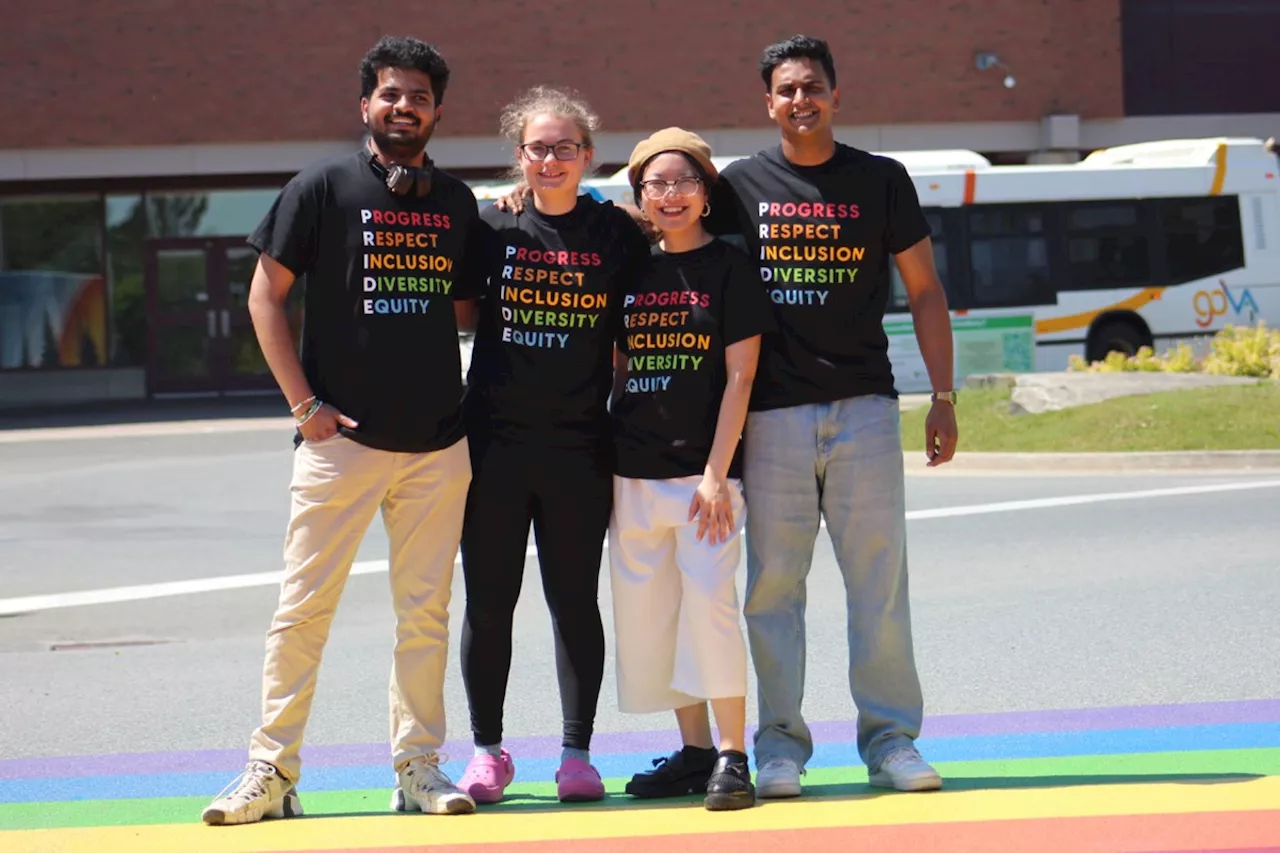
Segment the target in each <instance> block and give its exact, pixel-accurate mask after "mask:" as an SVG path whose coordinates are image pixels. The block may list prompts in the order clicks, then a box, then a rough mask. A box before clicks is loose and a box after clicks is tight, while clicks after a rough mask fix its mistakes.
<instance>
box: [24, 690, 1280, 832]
mask: <svg viewBox="0 0 1280 853" xmlns="http://www.w3.org/2000/svg"><path fill="white" fill-rule="evenodd" d="M813 729H814V735H815V738H816V740H817V743H818V747H817V752H816V754H815V756H814V759H813V761H812V762H810V764H809V769H808V773H807V775H806V776H805V777H804V782H805V796H804V797H802V798H800V799H797V800H789V801H765V802H764V803H762V805H761V806H760V807H758V808H755V809H750V810H748V811H743V812H731V813H709V812H707V811H705V810H704V809H703V808H701V805H700V802H699V800H698V799H696V798H693V797H690V798H687V799H682V800H674V801H663V802H661V803H640V802H636V801H633V800H631V799H630V798H629V797H626V796H625V795H623V794H622V793H621V790H622V786H623V783H624V781H625V779H626V778H627V777H629V776H630V775H631V774H632V773H633V772H635V771H636V770H638V769H641V768H644V767H647V766H648V761H649V759H650V758H653V757H654V756H657V755H659V754H662V753H664V752H667V751H669V750H670V749H671V748H673V747H674V746H676V745H677V744H678V738H677V737H676V735H675V733H674V732H633V733H625V734H602V735H597V737H596V740H595V743H594V744H593V750H594V760H595V763H596V766H597V767H598V768H599V769H600V771H601V773H602V774H603V775H604V776H605V777H606V783H607V785H608V788H609V791H610V796H609V798H608V799H607V800H606V801H604V802H602V803H591V804H582V805H573V806H566V805H563V804H561V803H559V802H557V801H556V799H555V786H554V783H553V782H552V781H551V780H552V776H553V774H554V772H555V769H556V765H557V763H558V756H559V739H558V738H522V739H514V740H511V741H509V742H508V744H507V745H508V748H509V749H511V751H512V753H513V754H514V756H515V758H516V762H517V778H516V782H515V784H514V785H513V786H512V787H511V788H510V789H508V797H507V800H506V801H505V802H503V803H502V804H500V805H497V806H488V807H482V809H481V811H480V812H479V813H478V814H476V815H472V816H465V817H429V816H423V815H418V814H392V813H389V812H388V811H387V802H388V798H389V793H390V786H391V784H392V781H393V780H392V775H391V771H390V769H389V767H388V763H387V747H386V746H385V745H382V744H372V745H364V744H360V745H343V746H313V747H308V748H306V749H305V750H304V754H303V757H304V760H305V761H306V765H305V768H304V774H305V775H304V779H303V783H302V785H301V786H300V793H301V797H302V802H303V806H304V808H305V810H306V812H307V817H305V818H299V819H293V820H287V821H268V822H265V823H262V824H257V825H253V826H245V827H218V828H211V827H205V826H203V825H201V824H200V823H199V813H200V810H201V808H203V806H204V805H205V804H207V802H208V801H209V799H210V798H211V797H212V795H214V794H216V793H217V792H218V791H219V790H221V788H222V787H223V786H224V785H225V784H226V783H227V782H228V781H229V780H230V779H231V777H232V776H234V775H235V774H236V773H237V772H238V771H239V769H240V768H241V767H242V766H243V764H244V761H245V756H244V753H243V752H241V751H238V750H232V751H227V750H220V751H201V752H177V753H156V754H140V755H94V756H79V757H62V758H43V759H42V758H34V759H12V760H3V761H0V850H2V851H4V853H28V851H40V853H61V851H95V853H102V851H115V850H121V851H125V850H127V851H136V853H151V851H156V853H184V852H185V851H213V853H231V852H232V851H236V853H239V851H286V850H290V851H317V852H318V851H384V853H385V851H411V850H431V851H437V850H466V851H469V853H490V851H498V850H502V851H516V853H551V851H556V853H566V851H568V853H576V851H584V853H585V851H588V850H591V851H609V850H619V851H632V850H634V851H640V850H661V851H663V853H666V851H675V850H696V851H700V853H708V851H719V850H724V851H729V850H733V851H735V853H736V851H743V850H770V849H773V848H781V849H786V850H791V849H795V850H803V851H805V853H824V851H828V850H830V851H836V850H840V851H846V850H856V849H867V850H872V849H896V850H904V851H916V850H922V851H924V850H939V851H984V853H986V852H987V851H1038V852H1041V851H1042V852H1043V853H1055V851H1076V850H1089V851H1094V850H1097V851H1103V850H1106V851H1120V850H1124V851H1143V853H1190V851H1226V850H1233V851H1261V850H1271V851H1275V852H1276V853H1280V699H1267V700H1253V701H1240V702H1218V703H1203V704H1187V705H1167V706H1141V707H1120V708H1095V709H1078V710H1061V711H1029V712H1015V713H999V714H979V715H957V716H940V717H932V718H930V719H929V720H927V721H926V724H925V735H924V737H923V738H922V739H921V741H920V747H921V750H922V752H923V753H924V754H925V756H926V757H927V758H928V759H929V760H930V761H931V762H933V763H934V764H935V766H937V768H938V770H939V771H940V772H941V773H942V774H943V777H944V778H945V780H946V783H945V787H944V789H943V790H942V791H940V792H935V793H927V794H900V793H896V792H885V791H880V790H878V789H872V788H870V787H868V786H867V784H866V771H865V769H864V768H863V767H862V766H861V764H860V762H859V760H858V756H857V751H856V748H855V746H854V735H855V730H854V726H853V724H852V723H848V722H833V723H819V724H816V725H814V726H813ZM446 751H450V752H452V754H453V755H457V756H464V757H465V756H467V755H469V753H470V749H469V747H468V746H466V745H465V744H461V743H459V744H450V745H448V746H447V747H446ZM462 766H463V762H462V761H452V762H450V763H449V764H448V765H446V771H447V772H449V773H450V775H452V776H453V777H454V778H455V779H456V778H458V776H460V775H461V772H462Z"/></svg>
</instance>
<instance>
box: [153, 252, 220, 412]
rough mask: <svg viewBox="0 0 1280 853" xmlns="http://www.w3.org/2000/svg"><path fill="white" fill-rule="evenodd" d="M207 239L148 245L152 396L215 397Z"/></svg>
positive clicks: (213, 317) (214, 341)
mask: <svg viewBox="0 0 1280 853" xmlns="http://www.w3.org/2000/svg"><path fill="white" fill-rule="evenodd" d="M207 242H209V241H205V240H156V241H153V242H151V243H148V244H147V248H146V256H145V258H144V261H143V263H144V267H143V271H144V277H145V280H146V289H147V338H148V342H147V344H148V345H147V385H148V388H149V390H150V392H151V393H152V394H216V393H217V392H218V390H219V384H220V382H219V377H218V375H217V373H218V369H217V368H218V365H217V358H216V355H217V353H216V350H217V341H218V320H219V317H218V310H217V305H216V303H215V300H214V294H213V293H211V287H210V285H211V282H210V278H209V247H208V246H207V245H206V243H207Z"/></svg>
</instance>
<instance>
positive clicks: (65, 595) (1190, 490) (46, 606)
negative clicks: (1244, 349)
mask: <svg viewBox="0 0 1280 853" xmlns="http://www.w3.org/2000/svg"><path fill="white" fill-rule="evenodd" d="M1275 488H1280V480H1253V481H1244V482H1236V483H1219V484H1214V485H1204V486H1175V487H1171V488H1165V489H1144V490H1142V491H1136V492H1103V493H1101V494H1093V495H1063V496H1060V497H1053V498H1032V499H1029V500H1021V501H1002V502H999V503H988V504H971V505H969V506H952V507H941V508H938V509H919V510H911V511H910V512H908V513H907V520H908V521H925V520H929V519H934V518H960V517H963V516H968V515H989V514H992V513H1000V512H1020V511H1024V510H1035V509H1053V508H1055V507H1065V506H1082V505H1087V504H1096V503H1109V502H1112V501H1132V500H1143V499H1146V498H1168V497H1181V496H1185V495H1206V494H1214V493H1217V492H1239V491H1248V490H1252V489H1275ZM824 526H825V525H824ZM605 546H606V547H608V543H607V542H606V543H605ZM536 553H537V552H536V550H535V548H534V546H532V545H530V546H529V547H528V548H526V549H525V554H526V556H533V555H534V554H536ZM385 571H387V561H386V560H366V561H362V562H358V563H356V564H355V565H353V566H352V567H351V574H353V575H371V574H378V573H380V572H385ZM279 582H280V572H278V571H275V572H255V573H253V574H244V575H226V576H223V577H213V578H193V579H191V580H183V581H169V582H165V583H151V584H138V585H136V586H119V587H111V588H107V589H89V590H83V591H80V592H57V593H51V594H48V595H28V596H24V597H21V598H7V599H0V616H13V615H16V614H19V613H33V612H37V611H42V610H57V609H61V608H65V607H83V606H86V605H92V604H114V603H118V602H123V601H145V600H148V599H153V598H168V597H170V596H175V595H190V594H192V593H198V592H218V591H221V590H228V589H245V588H247V587H254V586H275V585H276V584H278V583H279Z"/></svg>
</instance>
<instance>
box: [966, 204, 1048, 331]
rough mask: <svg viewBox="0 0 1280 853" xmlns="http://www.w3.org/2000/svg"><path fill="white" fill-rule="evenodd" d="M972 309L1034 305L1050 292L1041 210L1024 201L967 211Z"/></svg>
mask: <svg viewBox="0 0 1280 853" xmlns="http://www.w3.org/2000/svg"><path fill="white" fill-rule="evenodd" d="M969 233H970V243H969V261H970V266H971V268H972V272H973V305H974V307H975V308H1000V307H1004V306H1014V305H1038V304H1041V303H1043V302H1045V301H1046V299H1047V298H1048V294H1049V293H1050V285H1049V250H1048V244H1047V241H1046V239H1045V236H1044V234H1045V218H1044V212H1043V211H1042V210H1041V209H1039V208H1037V207H1032V206H1030V205H1009V206H1006V207H999V208H983V207H973V208H970V210H969Z"/></svg>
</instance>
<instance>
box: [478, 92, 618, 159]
mask: <svg viewBox="0 0 1280 853" xmlns="http://www.w3.org/2000/svg"><path fill="white" fill-rule="evenodd" d="M540 115H551V116H558V117H560V118H567V119H569V120H570V121H572V122H573V123H574V124H576V125H577V126H578V130H579V132H581V133H582V141H583V142H584V143H585V144H586V147H587V148H588V149H590V148H593V147H594V144H593V143H592V140H591V135H592V134H593V133H594V132H595V131H597V130H599V129H600V116H598V115H596V112H595V110H593V109H591V106H590V105H589V104H588V103H587V102H586V101H585V100H583V98H582V96H581V95H580V94H578V93H577V92H575V91H573V90H572V89H557V88H555V87H552V86H534V87H533V88H532V89H528V90H526V91H524V92H523V93H521V95H520V96H519V97H518V98H516V99H515V100H514V101H512V102H511V103H509V104H507V106H506V107H504V108H503V110H502V117H501V119H500V120H499V123H498V128H499V130H500V131H501V133H502V135H503V136H505V137H506V138H507V139H510V140H511V143H512V144H513V145H519V144H520V143H522V142H524V129H525V128H526V127H527V126H528V125H529V122H530V121H531V120H532V119H533V118H534V116H540ZM511 174H512V175H513V176H517V177H518V176H519V175H520V164H519V163H518V162H517V163H516V164H515V165H514V166H513V167H512V171H511Z"/></svg>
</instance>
